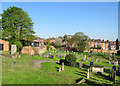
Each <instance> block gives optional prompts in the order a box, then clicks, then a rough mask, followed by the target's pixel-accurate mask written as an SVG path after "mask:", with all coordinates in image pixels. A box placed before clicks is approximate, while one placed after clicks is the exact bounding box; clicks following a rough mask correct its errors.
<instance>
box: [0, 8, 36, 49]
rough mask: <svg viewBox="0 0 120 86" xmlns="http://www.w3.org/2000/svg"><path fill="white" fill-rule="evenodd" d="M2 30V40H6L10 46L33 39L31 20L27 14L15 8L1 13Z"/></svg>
mask: <svg viewBox="0 0 120 86" xmlns="http://www.w3.org/2000/svg"><path fill="white" fill-rule="evenodd" d="M2 29H3V30H2V32H3V33H2V34H3V37H2V38H3V39H4V40H8V41H9V42H10V44H15V43H16V42H18V43H19V44H21V45H22V43H21V41H23V40H27V41H32V40H33V39H34V36H33V34H34V33H35V32H34V31H33V22H32V20H31V19H30V18H29V15H28V14H27V12H24V11H23V9H21V8H18V7H15V6H13V7H9V8H8V9H7V10H4V11H3V14H2ZM18 43H17V44H18ZM17 47H18V46H17Z"/></svg>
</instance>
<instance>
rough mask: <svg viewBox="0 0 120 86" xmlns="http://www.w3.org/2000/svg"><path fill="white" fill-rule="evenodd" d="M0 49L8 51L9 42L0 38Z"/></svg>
mask: <svg viewBox="0 0 120 86" xmlns="http://www.w3.org/2000/svg"><path fill="white" fill-rule="evenodd" d="M0 51H9V42H7V41H5V40H1V39H0Z"/></svg>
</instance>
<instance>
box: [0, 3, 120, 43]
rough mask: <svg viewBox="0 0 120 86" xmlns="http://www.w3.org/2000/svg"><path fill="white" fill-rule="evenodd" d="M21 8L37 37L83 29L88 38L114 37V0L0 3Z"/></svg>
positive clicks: (115, 37) (54, 35)
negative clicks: (109, 0)
mask: <svg viewBox="0 0 120 86" xmlns="http://www.w3.org/2000/svg"><path fill="white" fill-rule="evenodd" d="M10 6H16V7H19V8H22V9H23V10H24V11H25V12H27V13H28V14H29V17H30V18H31V19H32V21H33V22H34V25H33V27H34V31H35V32H36V35H38V36H39V37H41V38H48V37H58V36H64V35H65V34H67V35H74V34H75V33H76V32H83V33H84V34H85V35H87V36H89V37H90V38H91V39H93V38H94V39H105V40H111V41H115V40H116V39H117V38H118V2H2V10H0V12H3V10H6V9H7V8H9V7H10Z"/></svg>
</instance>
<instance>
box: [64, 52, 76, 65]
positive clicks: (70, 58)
mask: <svg viewBox="0 0 120 86" xmlns="http://www.w3.org/2000/svg"><path fill="white" fill-rule="evenodd" d="M76 60H77V58H76V56H75V55H74V54H68V55H67V56H66V57H65V65H68V66H73V67H75V66H76Z"/></svg>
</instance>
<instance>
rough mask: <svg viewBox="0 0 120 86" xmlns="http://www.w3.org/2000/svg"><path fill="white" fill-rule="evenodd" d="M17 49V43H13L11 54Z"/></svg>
mask: <svg viewBox="0 0 120 86" xmlns="http://www.w3.org/2000/svg"><path fill="white" fill-rule="evenodd" d="M16 51H17V47H16V45H11V54H14V53H15V52H16Z"/></svg>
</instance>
